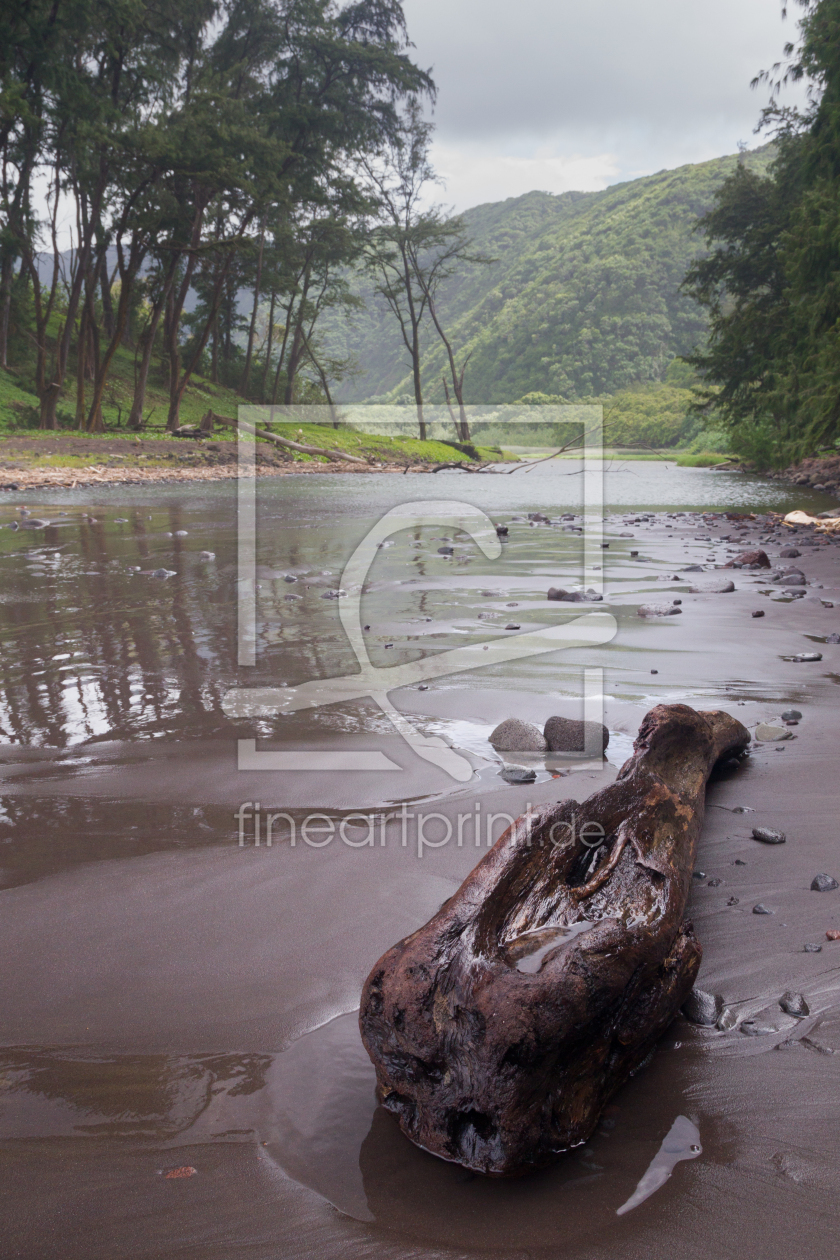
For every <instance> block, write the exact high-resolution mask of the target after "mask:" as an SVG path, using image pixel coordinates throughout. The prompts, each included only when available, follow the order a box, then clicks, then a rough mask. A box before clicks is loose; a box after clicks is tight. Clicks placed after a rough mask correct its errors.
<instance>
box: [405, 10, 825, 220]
mask: <svg viewBox="0 0 840 1260" xmlns="http://www.w3.org/2000/svg"><path fill="white" fill-rule="evenodd" d="M404 7H405V12H406V17H407V20H408V27H409V32H410V34H411V37H412V39H413V40H414V42H415V44H416V49H415V54H414V55H415V58H416V60H417V61H419V63H420V64H421V65H423V66H431V67H432V70H433V74H434V77H435V80H436V82H437V84H438V89H439V93H438V102H437V106H436V109H435V122H436V124H437V146H436V156H437V160H438V163H439V166H440V169H441V170H442V171H443V170H444V168H447V169H448V172H449V179H450V183H449V190H448V200H450V201H455V202H456V204H457V205H458V206H459V208H463V207H464V206H465V205H468V204H476V202H477V201H481V200H485V199H486V192H487V190H489V189H493V190H494V192H493V196H494V197H498V196H502V195H517V194H518V193H519V192H522V191H526V189H525V188H524V187H523V181H524V182H525V183H527V182H528V181H529V179H531V178H533V180H534V181H535V182H534V183H532V184H531V185H530V186H531V187H544V188H548V189H550V190H551V191H554V192H559V191H563V190H564V189H565V188H568V187H573V186H574V187H580V188H584V187H588V188H593V187H603V186H604V184H603V182H602V181H603V180H607V181H608V182H614V181H615V180H616V179H625V178H632V177H633V176H634V175H637V174H642V173H648V172H650V171H654V170H660V169H663V168H665V167H668V166H672V165H679V164H680V163H682V162H690V161H702V160H704V159H705V158H709V157H713V156H718V155H719V154H721V153H727V152H729V153H731V152H733V151H734V150H735V148H736V146H737V143H738V141H739V140H745V141H747V142H749V143H750V145H751V146H752V145H754V144H756V143H760V141H759V140H757V139H756V138H755V137H754V136H753V129H754V127H755V124H756V122H757V119H758V115H759V113H760V111H761V107H762V106H763V104H764V103H765V101H766V99H767V91H766V89H765V88H760V89H759V90H758V91H757V92H753V91H751V90H750V81H751V79H752V78H753V77H754V76H755V75H756V73H757V72H758V71H759V70H761V69H767V68H769V67H771V66H772V65H773V63H774V62H776V61H778V60H779V59H780V58H781V57H782V54H783V48H784V44H785V42H786V41H787V40H789V39H795V37H796V27H795V24H794V22H793V21H792V20H788V21H786V22H783V21H782V17H781V5H780V3H779V0H737V3H733V0H678V2H677V3H675V0H636V3H634V4H630V3H628V0H586V3H570V2H569V0H517V3H516V4H511V3H510V0H405V2H404ZM800 95H801V93H800ZM788 99H794V97H793V95H792V94H791V93H789V94H788ZM494 164H495V167H496V169H495V171H494V170H493V169H492V167H493V166H494ZM471 179H474V181H475V182H474V192H472V193H471V192H470V191H469V188H470V180H471ZM570 179H571V180H572V181H573V182H572V183H571V184H570V183H569V182H568V181H569V180H570ZM575 181H577V182H576V183H575ZM583 181H585V182H583ZM465 198H466V200H465Z"/></svg>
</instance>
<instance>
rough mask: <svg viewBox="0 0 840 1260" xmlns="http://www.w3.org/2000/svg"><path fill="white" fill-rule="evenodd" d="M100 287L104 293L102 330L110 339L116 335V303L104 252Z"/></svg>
mask: <svg viewBox="0 0 840 1260" xmlns="http://www.w3.org/2000/svg"><path fill="white" fill-rule="evenodd" d="M99 287H100V291H101V293H102V331H103V332H104V333H105V336H106V337H107V338H108V339H109V340H110V338H111V337H113V335H114V327H115V323H114V303H113V299H112V298H111V277H110V276H109V275H108V260H107V257H106V255H105V254H104V253H103V255H102V262H101V264H100V268H99Z"/></svg>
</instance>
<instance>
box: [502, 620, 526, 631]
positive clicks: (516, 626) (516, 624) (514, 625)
mask: <svg viewBox="0 0 840 1260" xmlns="http://www.w3.org/2000/svg"><path fill="white" fill-rule="evenodd" d="M521 629H522V627H521V626H520V624H519V622H518V621H509V622H508V623H507V625H506V626H505V630H521Z"/></svg>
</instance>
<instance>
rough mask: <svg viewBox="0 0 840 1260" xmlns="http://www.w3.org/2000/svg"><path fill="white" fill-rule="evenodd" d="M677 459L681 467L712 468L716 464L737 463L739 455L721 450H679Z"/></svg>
mask: <svg viewBox="0 0 840 1260" xmlns="http://www.w3.org/2000/svg"><path fill="white" fill-rule="evenodd" d="M675 458H676V461H677V463H678V464H679V466H680V468H711V467H713V466H714V465H715V464H737V463H738V462H739V456H737V455H733V454H731V453H730V454H728V455H726V454H723V453H722V452H721V451H677V452H676V455H675Z"/></svg>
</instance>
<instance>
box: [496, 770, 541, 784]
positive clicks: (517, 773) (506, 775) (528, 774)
mask: <svg viewBox="0 0 840 1260" xmlns="http://www.w3.org/2000/svg"><path fill="white" fill-rule="evenodd" d="M499 774H500V776H501V777H502V778H503V779H504V780H505V782H506V783H533V782H534V780H535V779H536V777H537V772H536V770H534V769H533V768H532V767H531V766H502V768H501V770H500V771H499Z"/></svg>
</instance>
